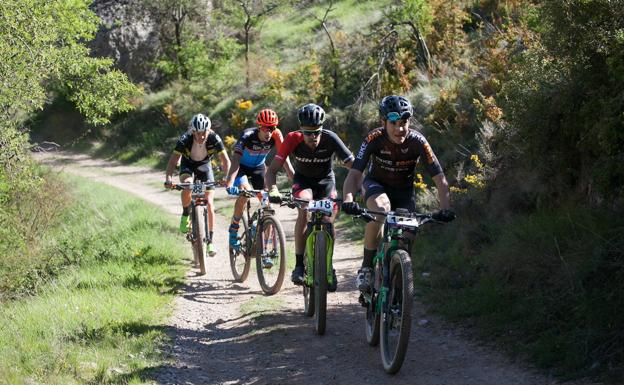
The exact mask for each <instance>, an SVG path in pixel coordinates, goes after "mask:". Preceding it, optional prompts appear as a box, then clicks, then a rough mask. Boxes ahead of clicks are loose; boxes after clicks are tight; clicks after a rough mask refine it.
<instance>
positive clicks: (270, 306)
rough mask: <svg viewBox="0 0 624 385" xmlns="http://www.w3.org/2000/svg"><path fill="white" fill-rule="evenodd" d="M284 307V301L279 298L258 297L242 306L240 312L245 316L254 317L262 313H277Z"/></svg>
mask: <svg viewBox="0 0 624 385" xmlns="http://www.w3.org/2000/svg"><path fill="white" fill-rule="evenodd" d="M283 307H284V300H283V299H282V298H281V297H279V296H270V297H267V296H256V297H253V298H252V299H250V300H249V301H247V302H245V303H243V304H242V305H241V306H240V311H241V313H243V314H244V315H250V314H253V316H254V317H258V316H260V315H262V313H269V312H273V313H276V312H278V311H279V310H280V309H282V308H283Z"/></svg>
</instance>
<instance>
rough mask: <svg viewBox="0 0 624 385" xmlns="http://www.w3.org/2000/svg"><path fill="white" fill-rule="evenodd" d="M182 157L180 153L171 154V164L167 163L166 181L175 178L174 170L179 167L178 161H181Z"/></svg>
mask: <svg viewBox="0 0 624 385" xmlns="http://www.w3.org/2000/svg"><path fill="white" fill-rule="evenodd" d="M181 157H182V154H180V153H179V152H175V151H174V152H173V153H172V154H171V156H170V157H169V162H168V163H167V171H166V172H165V180H167V181H169V182H170V181H171V177H172V176H173V170H175V168H176V167H177V166H178V161H180V158H181Z"/></svg>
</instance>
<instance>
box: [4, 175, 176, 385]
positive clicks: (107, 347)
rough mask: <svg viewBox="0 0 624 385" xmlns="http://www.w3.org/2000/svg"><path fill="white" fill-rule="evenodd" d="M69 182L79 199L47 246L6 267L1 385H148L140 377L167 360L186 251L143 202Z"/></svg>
mask: <svg viewBox="0 0 624 385" xmlns="http://www.w3.org/2000/svg"><path fill="white" fill-rule="evenodd" d="M64 184H65V185H69V186H75V188H73V187H72V189H71V190H72V191H71V195H72V196H73V197H74V198H78V197H80V199H73V201H74V204H73V205H72V206H71V208H69V207H66V208H65V209H64V210H62V211H61V212H60V213H59V216H60V217H61V218H60V221H59V223H57V226H56V228H55V231H54V232H52V233H51V234H52V235H53V236H52V237H48V238H46V242H45V247H43V248H41V250H39V251H38V252H37V254H36V255H33V256H32V257H33V258H31V256H30V255H28V254H26V255H24V254H22V255H18V256H14V257H16V258H15V260H13V261H10V260H7V259H6V255H3V259H1V260H0V265H1V266H2V268H0V294H1V295H2V297H1V298H2V308H0V324H1V326H0V383H2V384H22V383H28V382H36V383H54V384H57V383H58V384H61V383H62V384H70V383H71V384H94V383H97V384H121V383H133V384H136V383H144V379H143V378H141V377H142V376H141V373H144V371H145V370H146V369H148V368H151V367H154V366H156V365H159V364H161V363H163V357H162V355H161V353H160V349H161V348H162V343H163V341H164V340H165V339H166V335H165V332H164V330H163V329H162V327H161V326H160V325H162V323H163V322H164V320H165V318H166V316H167V314H168V312H169V307H168V304H169V303H170V301H171V295H172V292H173V289H174V288H175V286H177V285H179V284H181V283H182V279H183V270H184V266H183V265H182V263H181V261H180V250H186V247H185V248H182V246H185V245H183V244H181V242H182V241H181V240H180V239H179V238H177V237H176V236H175V234H176V231H175V230H176V229H175V228H174V227H173V226H172V225H173V222H169V220H165V219H163V217H162V215H161V213H160V211H159V210H158V209H156V208H155V207H152V206H149V205H146V204H145V203H144V202H141V201H139V200H138V198H126V197H123V196H122V195H123V194H119V191H118V190H116V189H112V188H110V187H107V186H103V185H101V184H94V183H92V182H89V181H86V180H84V179H79V178H71V179H70V180H68V181H67V180H65V181H64ZM56 185H57V186H58V185H60V184H59V183H58V181H57V183H56ZM52 186H54V185H52ZM49 203H50V205H53V204H55V202H53V201H51V202H49ZM61 222H62V223H61ZM9 262H11V263H12V264H9ZM25 294H37V295H35V296H29V297H24V295H25ZM13 297H21V298H18V299H15V300H9V298H13Z"/></svg>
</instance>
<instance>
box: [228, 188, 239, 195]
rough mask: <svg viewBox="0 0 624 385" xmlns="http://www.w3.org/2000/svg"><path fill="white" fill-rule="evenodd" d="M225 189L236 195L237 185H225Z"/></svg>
mask: <svg viewBox="0 0 624 385" xmlns="http://www.w3.org/2000/svg"><path fill="white" fill-rule="evenodd" d="M225 191H227V193H228V194H230V195H238V187H236V186H231V187H226V188H225Z"/></svg>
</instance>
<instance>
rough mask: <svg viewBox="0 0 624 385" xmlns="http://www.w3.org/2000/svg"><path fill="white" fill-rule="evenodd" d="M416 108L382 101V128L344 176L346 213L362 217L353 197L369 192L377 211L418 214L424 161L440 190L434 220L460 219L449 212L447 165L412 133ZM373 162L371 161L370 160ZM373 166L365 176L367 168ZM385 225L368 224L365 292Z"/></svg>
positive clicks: (392, 99)
mask: <svg viewBox="0 0 624 385" xmlns="http://www.w3.org/2000/svg"><path fill="white" fill-rule="evenodd" d="M413 114H414V112H413V109H412V104H411V103H410V101H409V100H407V99H406V98H405V97H403V96H397V95H390V96H386V97H385V98H383V99H382V100H381V102H380V103H379V115H380V118H381V124H382V127H379V128H376V129H374V130H372V131H370V132H369V134H368V135H367V136H366V138H365V139H364V141H363V142H362V145H361V146H360V149H359V151H358V153H357V156H356V158H355V162H354V163H353V167H352V168H351V170H349V173H348V174H347V177H346V178H345V182H344V187H343V194H344V202H343V204H342V210H343V211H344V212H345V213H347V214H359V213H361V209H360V207H359V205H358V204H357V203H356V202H354V201H353V194H355V192H356V191H359V190H360V188H362V187H363V189H364V201H365V203H366V207H368V208H369V209H371V210H376V211H384V212H387V211H390V210H395V209H397V208H404V209H407V210H409V211H411V212H413V211H415V210H416V207H415V202H414V198H415V196H414V187H413V184H414V169H415V166H416V163H417V161H418V160H419V159H422V161H423V162H424V164H425V168H426V169H427V171H428V172H429V174H430V175H431V176H432V178H433V181H434V182H435V184H436V187H437V190H438V200H439V204H440V211H439V212H437V213H436V214H435V215H434V217H435V219H437V220H441V221H447V222H448V221H451V220H453V219H455V213H454V212H453V211H451V210H450V192H449V187H448V183H447V181H446V177H445V176H444V172H443V171H442V167H441V166H440V163H439V162H438V159H437V158H436V156H435V154H434V153H433V150H432V149H431V146H430V145H429V143H428V142H427V140H426V139H425V137H424V136H423V135H422V134H421V133H420V132H418V131H416V130H414V129H411V128H410V127H409V125H410V118H411V117H412V115H413ZM369 161H370V162H369ZM367 165H368V168H367V174H366V177H364V176H363V174H362V173H363V172H364V169H365V168H366V166H367ZM381 231H382V224H381V223H380V222H378V221H372V222H369V223H368V224H367V225H366V228H365V232H364V259H363V261H362V268H361V269H360V270H359V271H358V276H357V279H356V284H357V286H358V289H360V290H361V291H369V290H370V288H371V273H372V271H373V258H374V256H375V253H376V250H377V246H378V245H379V241H380V240H381V235H382V233H381Z"/></svg>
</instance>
